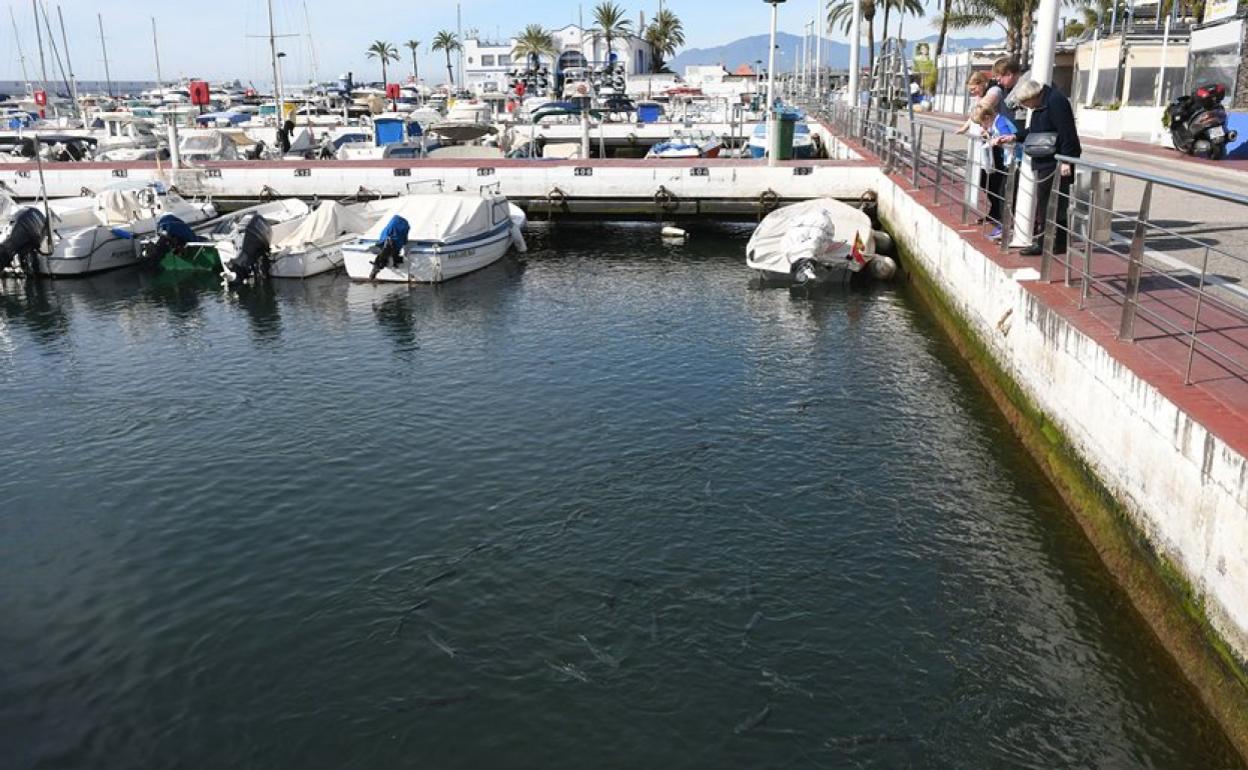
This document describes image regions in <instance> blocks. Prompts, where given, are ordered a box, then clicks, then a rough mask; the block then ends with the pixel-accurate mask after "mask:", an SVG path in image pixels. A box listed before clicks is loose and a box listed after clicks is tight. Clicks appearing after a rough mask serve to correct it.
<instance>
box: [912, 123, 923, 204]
mask: <svg viewBox="0 0 1248 770" xmlns="http://www.w3.org/2000/svg"><path fill="white" fill-rule="evenodd" d="M922 147H923V124H922V123H920V124H919V138H918V139H916V140H915V146H911V147H910V184H911V185H912V186H913V187H914V189H916V190H917V189H919V151H920V150H921V149H922Z"/></svg>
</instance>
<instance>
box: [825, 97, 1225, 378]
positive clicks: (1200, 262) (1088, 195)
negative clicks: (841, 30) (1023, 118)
mask: <svg viewBox="0 0 1248 770" xmlns="http://www.w3.org/2000/svg"><path fill="white" fill-rule="evenodd" d="M808 109H809V110H810V111H811V112H812V113H813V114H815V115H817V116H818V117H820V118H822V119H823V120H824V121H825V122H826V123H828V124H829V125H830V126H831V127H832V128H833V130H834V131H836V132H837V133H838V134H840V135H841V136H843V137H845V138H847V139H849V140H852V141H855V142H857V143H859V144H861V145H862V146H863V147H865V148H866V149H867V150H869V151H870V152H872V153H873V154H875V155H876V156H877V157H878V158H879V159H880V160H881V162H882V164H883V165H884V167H885V168H886V169H888V170H891V171H892V172H895V173H906V175H907V176H908V177H909V182H910V187H912V188H913V190H914V193H915V195H916V196H917V197H920V198H923V197H925V196H927V195H929V194H930V196H931V202H932V203H933V204H935V205H948V206H951V207H953V208H954V209H960V217H961V221H962V223H963V224H965V225H968V226H970V225H972V224H976V225H981V224H982V226H983V227H985V228H992V229H993V230H994V232H993V233H992V235H993V236H997V237H999V245H998V247H997V248H998V249H999V250H1000V251H1001V252H1005V251H1006V250H1007V249H1008V248H1010V243H1011V241H1012V240H1015V239H1013V238H1012V235H1013V234H1012V232H1011V231H1012V229H1013V226H1014V216H1013V213H1014V212H1013V207H1014V203H1015V194H1014V191H1015V189H1016V184H1017V181H1018V177H1019V176H1020V174H1019V165H1020V164H1018V163H1014V164H1012V165H1011V166H1010V167H1009V170H1008V171H1006V172H1000V171H996V170H988V171H987V172H986V173H983V174H981V173H979V164H978V163H977V162H976V158H975V142H976V141H977V140H974V139H968V138H967V137H964V136H961V135H958V134H956V133H955V132H954V131H953V130H951V129H949V128H948V127H945V126H941V125H937V124H935V123H932V122H924V121H921V120H920V121H918V122H917V125H916V126H915V130H914V132H913V139H912V138H911V134H910V132H909V131H908V130H906V131H901V130H898V129H896V128H890V127H889V126H887V125H885V124H884V123H883V122H881V121H879V120H873V119H872V114H871V113H872V108H868V107H854V108H851V107H849V106H848V105H846V104H841V103H836V104H829V103H824V104H816V105H810V106H809V107H808ZM1058 161H1059V163H1064V164H1068V165H1070V166H1071V167H1072V176H1071V179H1072V183H1071V184H1070V186H1069V187H1067V186H1066V185H1064V184H1061V183H1060V178H1059V179H1055V180H1054V183H1053V185H1052V191H1053V192H1052V193H1051V194H1050V195H1048V198H1047V201H1046V202H1045V206H1044V210H1042V211H1040V212H1037V214H1038V216H1036V217H1034V218H1035V219H1038V220H1040V222H1041V223H1042V225H1043V227H1042V234H1041V235H1040V236H1039V237H1038V238H1037V240H1040V239H1042V240H1040V245H1041V254H1040V258H1039V262H1038V269H1039V274H1040V280H1041V281H1045V282H1053V281H1057V280H1060V281H1062V283H1063V284H1065V285H1066V286H1068V287H1071V288H1072V289H1077V290H1078V292H1079V294H1078V308H1079V310H1080V311H1084V312H1091V313H1094V314H1096V315H1097V316H1098V317H1100V318H1102V319H1104V320H1105V321H1106V322H1107V323H1109V324H1110V325H1111V326H1114V327H1115V328H1116V330H1117V335H1118V337H1119V339H1122V340H1125V341H1128V342H1136V341H1141V342H1142V341H1145V340H1147V341H1149V342H1150V343H1152V344H1154V345H1159V346H1161V347H1159V348H1157V349H1158V352H1159V353H1161V354H1162V355H1163V357H1164V358H1165V359H1166V360H1178V361H1180V362H1181V363H1180V365H1179V369H1180V370H1181V371H1182V373H1183V381H1184V383H1185V384H1191V383H1192V382H1193V381H1197V380H1199V381H1209V380H1212V379H1217V378H1225V377H1228V376H1229V377H1231V378H1235V379H1239V380H1244V379H1248V290H1245V289H1241V288H1239V286H1238V285H1237V284H1238V283H1239V282H1240V281H1243V282H1244V283H1245V284H1248V248H1244V249H1242V250H1241V251H1240V253H1236V252H1235V251H1233V250H1232V249H1231V248H1227V247H1223V246H1221V245H1220V244H1219V243H1218V242H1217V241H1215V240H1213V239H1210V238H1208V237H1202V234H1201V232H1200V231H1201V230H1203V229H1204V228H1202V227H1201V225H1200V224H1199V223H1197V222H1190V220H1194V219H1197V218H1198V217H1199V212H1201V211H1202V210H1204V211H1208V210H1209V208H1208V207H1209V206H1211V205H1214V204H1216V205H1228V204H1229V205H1230V206H1231V207H1238V208H1237V209H1236V208H1232V209H1231V212H1232V213H1231V215H1229V216H1223V217H1222V218H1223V219H1225V220H1227V221H1229V222H1238V223H1239V224H1238V225H1234V226H1232V227H1231V228H1229V229H1233V230H1240V231H1241V232H1242V235H1241V240H1243V241H1244V243H1245V244H1248V196H1245V195H1240V194H1237V193H1233V192H1227V191H1225V190H1220V189H1216V188H1212V187H1207V186H1202V185H1198V184H1192V183H1189V182H1185V181H1182V180H1178V179H1173V178H1169V177H1163V176H1157V175H1154V174H1148V173H1144V172H1141V171H1137V170H1134V169H1130V168H1126V167H1123V166H1120V165H1117V164H1113V163H1098V162H1095V161H1090V160H1084V159H1080V158H1069V157H1065V156H1059V157H1058ZM1059 168H1060V167H1059ZM1140 185H1142V191H1141V192H1140V194H1139V197H1138V198H1136V197H1135V194H1134V191H1131V194H1130V195H1128V194H1127V192H1128V191H1127V190H1126V189H1125V188H1126V187H1127V186H1130V187H1136V186H1140ZM1163 191H1168V192H1169V194H1170V197H1177V195H1178V194H1181V195H1182V196H1183V198H1182V200H1183V216H1182V217H1180V218H1181V219H1184V220H1188V224H1187V225H1186V227H1185V228H1183V229H1187V230H1188V232H1180V231H1179V230H1180V226H1175V225H1169V224H1163V223H1162V221H1159V220H1164V219H1165V218H1163V217H1157V216H1151V215H1152V212H1153V209H1154V205H1153V204H1154V201H1155V199H1156V196H1157V195H1158V193H1161V192H1163ZM1115 196H1116V197H1117V201H1115ZM994 204H995V205H994ZM1063 204H1064V205H1063ZM1133 205H1134V207H1133ZM1202 207H1203V208H1202ZM1060 210H1065V212H1066V214H1067V216H1066V217H1064V218H1063V219H1062V221H1059V218H1058V212H1059V211H1060ZM1234 212H1242V213H1234ZM1170 213H1171V216H1170V217H1169V218H1170V219H1173V218H1174V217H1173V214H1174V213H1175V212H1174V211H1171V212H1170ZM1039 215H1042V216H1039ZM996 228H1000V232H999V233H997V232H995V230H996ZM1220 229H1223V230H1225V229H1226V228H1220ZM1193 230H1196V231H1197V232H1196V233H1195V234H1193V232H1192V231H1193ZM1059 235H1061V236H1064V238H1063V239H1062V240H1065V241H1066V248H1065V249H1059V248H1055V246H1057V245H1058V243H1057V241H1058V238H1059ZM1018 240H1020V241H1022V242H1027V241H1030V240H1031V239H1028V238H1022V239H1018ZM1211 241H1212V242H1211ZM1211 266H1212V267H1213V270H1211ZM1215 270H1216V272H1215ZM1180 345H1181V346H1182V347H1176V346H1180ZM1166 347H1168V348H1169V350H1164V348H1166ZM1184 359H1185V360H1184ZM1199 361H1205V362H1208V365H1200V364H1199V363H1198V362H1199ZM1194 370H1198V371H1196V374H1197V375H1198V376H1196V377H1194V376H1193V374H1194Z"/></svg>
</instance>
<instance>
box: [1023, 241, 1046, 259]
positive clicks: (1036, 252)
mask: <svg viewBox="0 0 1248 770" xmlns="http://www.w3.org/2000/svg"><path fill="white" fill-rule="evenodd" d="M1042 251H1043V250H1042V249H1041V248H1040V246H1039V245H1038V244H1035V243H1033V244H1031V245H1030V246H1028V247H1027V248H1025V249H1023V250H1022V251H1020V252H1018V256H1020V257H1038V256H1040V254H1041V252H1042Z"/></svg>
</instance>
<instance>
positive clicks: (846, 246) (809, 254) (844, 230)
mask: <svg viewBox="0 0 1248 770" xmlns="http://www.w3.org/2000/svg"><path fill="white" fill-rule="evenodd" d="M855 236H857V237H858V238H860V239H861V240H862V243H863V244H865V245H866V251H867V253H868V254H870V252H872V251H873V248H872V243H873V237H874V234H873V233H872V230H871V219H870V217H868V216H867V215H866V214H864V213H862V211H860V210H858V209H856V208H854V207H853V206H850V205H849V204H847V203H842V202H841V201H838V200H835V199H833V198H819V199H816V200H812V201H805V202H802V203H796V204H794V205H792V206H785V207H784V208H780V209H776V210H775V211H773V212H771V213H770V214H768V215H767V216H766V217H765V218H764V219H763V221H762V222H761V223H760V224H759V225H758V228H757V229H756V230H755V231H754V235H752V236H751V237H750V242H749V243H748V244H746V247H745V255H746V264H748V265H749V267H751V268H753V269H756V270H770V271H773V272H781V273H787V272H789V266H790V265H792V264H793V263H794V262H796V261H797V260H799V259H804V258H809V259H817V260H819V261H821V262H836V261H838V260H845V258H846V256H848V255H849V253H850V251H851V249H852V247H853V243H854V237H855Z"/></svg>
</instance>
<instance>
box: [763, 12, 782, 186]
mask: <svg viewBox="0 0 1248 770" xmlns="http://www.w3.org/2000/svg"><path fill="white" fill-rule="evenodd" d="M763 2H765V3H767V4H768V5H770V6H771V46H770V47H769V48H768V50H767V165H769V166H774V165H776V162H777V161H778V160H779V157H777V156H778V155H779V154H780V120H779V118H780V116H779V114H778V113H777V112H776V15H777V9H778V8H779V6H780V4H781V3H783V2H784V0H763Z"/></svg>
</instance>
